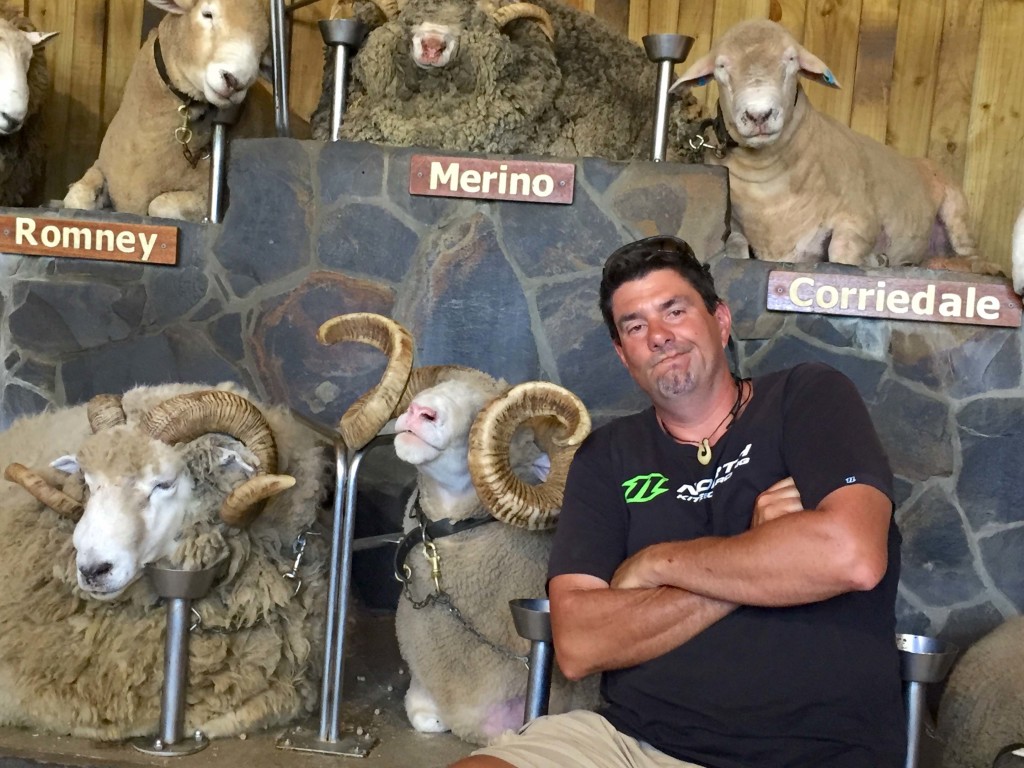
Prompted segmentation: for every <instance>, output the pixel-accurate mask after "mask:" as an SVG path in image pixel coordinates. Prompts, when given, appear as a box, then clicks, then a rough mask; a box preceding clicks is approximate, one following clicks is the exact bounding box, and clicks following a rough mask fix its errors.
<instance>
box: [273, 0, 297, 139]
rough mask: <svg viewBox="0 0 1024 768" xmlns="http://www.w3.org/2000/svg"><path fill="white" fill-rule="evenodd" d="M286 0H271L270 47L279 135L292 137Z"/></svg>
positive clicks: (275, 114) (276, 122)
mask: <svg viewBox="0 0 1024 768" xmlns="http://www.w3.org/2000/svg"><path fill="white" fill-rule="evenodd" d="M284 4H285V0H270V49H271V55H272V58H273V62H274V116H275V125H276V126H277V135H278V136H285V137H290V136H291V135H292V129H291V124H290V120H291V118H290V116H289V111H288V40H287V36H288V24H287V20H286V19H285V6H284Z"/></svg>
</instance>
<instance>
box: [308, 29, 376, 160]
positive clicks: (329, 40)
mask: <svg viewBox="0 0 1024 768" xmlns="http://www.w3.org/2000/svg"><path fill="white" fill-rule="evenodd" d="M367 31H368V28H367V26H366V24H364V23H363V22H362V21H360V20H359V19H324V20H323V21H321V22H320V34H321V35H323V38H324V43H325V44H326V45H328V46H329V47H331V48H333V49H334V90H333V92H332V96H333V99H332V101H331V141H337V140H338V138H339V137H340V136H341V120H342V117H343V116H344V115H345V96H346V94H347V93H348V80H349V62H350V60H351V59H352V57H353V56H355V55H356V52H358V50H359V46H361V45H362V44H363V41H364V40H365V39H366V33H367Z"/></svg>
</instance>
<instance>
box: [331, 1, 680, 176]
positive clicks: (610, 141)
mask: <svg viewBox="0 0 1024 768" xmlns="http://www.w3.org/2000/svg"><path fill="white" fill-rule="evenodd" d="M335 5H336V9H335V11H334V12H333V13H335V14H341V15H346V14H347V13H348V12H349V11H348V8H349V7H352V8H354V11H353V12H354V14H355V16H356V17H357V18H360V19H361V20H363V21H364V22H366V23H367V24H368V25H369V27H370V32H369V34H368V36H367V38H366V41H365V43H364V44H363V46H362V48H361V49H360V50H359V54H358V55H357V56H356V57H355V59H354V60H353V64H352V77H351V82H350V86H349V94H348V97H347V101H348V106H347V108H346V111H345V114H344V120H343V122H342V129H341V137H342V138H343V139H348V140H352V141H370V142H375V143H379V144H391V145H397V146H420V147H434V148H440V149H446V150H462V151H470V152H483V153H501V154H540V155H553V156H558V157H577V156H592V157H603V158H608V159H613V160H626V159H630V158H634V157H647V158H649V157H650V152H651V142H652V135H653V122H654V107H655V81H656V77H657V68H656V65H655V64H653V63H652V62H651V61H649V60H648V59H647V56H646V54H645V53H644V51H643V49H642V48H641V47H640V46H638V45H637V44H636V43H634V42H631V41H630V40H629V39H627V38H626V37H625V36H624V35H621V34H618V33H616V32H614V31H612V30H611V29H610V28H609V27H607V26H606V25H605V24H604V23H603V22H602V21H600V20H599V19H597V18H596V17H594V16H593V15H591V14H588V13H585V12H582V11H579V10H576V9H575V8H572V7H571V6H569V5H567V4H565V3H562V2H559V1H558V0H536V1H535V2H499V1H498V0H404V2H402V1H401V0H373V2H370V1H369V0H355V2H354V4H353V3H351V2H348V0H346V1H345V2H338V3H336V4H335ZM342 6H343V7H342ZM333 79H334V66H333V58H331V57H328V61H327V64H326V66H325V73H324V88H323V91H322V94H321V99H320V104H319V105H318V107H317V109H316V111H315V112H314V114H313V117H312V124H313V136H314V138H319V139H327V138H329V135H330V109H331V104H332V97H331V94H332V83H333ZM670 110H671V112H670V121H671V125H672V129H671V131H670V132H671V134H672V135H673V136H681V135H687V134H689V133H692V129H693V125H694V124H695V122H696V120H697V117H698V111H699V110H698V107H697V105H696V101H695V100H694V99H693V98H692V97H691V96H690V95H689V93H686V94H682V95H680V96H678V97H675V98H673V100H672V101H671V102H670ZM668 150H669V159H688V160H690V161H695V160H696V159H697V155H696V154H694V153H693V151H692V150H690V149H689V147H688V146H687V145H686V144H685V142H680V141H669V142H668Z"/></svg>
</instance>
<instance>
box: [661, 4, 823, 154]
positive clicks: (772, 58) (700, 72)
mask: <svg viewBox="0 0 1024 768" xmlns="http://www.w3.org/2000/svg"><path fill="white" fill-rule="evenodd" d="M799 76H803V77H807V78H811V79H813V80H816V81H818V82H820V83H823V84H824V85H828V86H830V87H832V88H838V87H839V83H838V82H837V81H836V78H835V76H834V75H833V74H832V72H831V70H829V68H828V67H827V66H826V65H825V63H824V62H823V61H822V60H821V59H819V58H818V57H817V56H815V55H814V54H813V53H811V52H810V51H808V50H807V49H806V48H804V47H803V46H802V45H800V43H798V42H797V41H796V39H795V38H794V37H793V36H792V35H791V34H790V33H789V32H787V31H786V29H785V28H784V27H782V26H781V25H779V24H776V23H775V22H773V21H768V20H765V19H758V20H752V21H744V22H741V23H739V24H737V25H736V26H734V27H732V28H731V29H729V30H728V31H727V32H726V33H725V34H724V35H723V36H722V37H721V38H720V39H719V40H717V41H716V42H715V43H714V44H713V45H712V46H711V50H710V51H708V53H707V54H705V55H704V56H702V57H701V58H699V59H698V60H697V61H695V62H694V63H693V64H692V65H691V66H690V67H689V68H688V69H687V70H686V72H684V73H683V75H682V77H680V78H679V79H678V80H677V81H676V82H675V83H674V84H673V86H672V88H673V89H675V88H678V87H680V86H682V85H691V86H693V85H705V84H707V83H709V82H710V81H711V79H712V78H714V80H715V81H716V82H717V83H718V103H719V106H720V108H721V111H722V118H723V119H724V121H725V125H726V129H727V130H728V131H729V134H730V135H731V136H732V137H733V139H735V140H736V142H737V143H738V144H739V145H740V146H743V147H750V148H757V147H762V146H766V145H770V144H773V143H774V142H776V141H777V140H778V139H779V138H780V137H781V136H782V135H783V133H784V131H785V129H786V127H787V125H789V124H790V122H791V117H792V115H793V113H794V111H795V109H794V108H795V106H796V104H797V98H798V87H799V83H798V77H799Z"/></svg>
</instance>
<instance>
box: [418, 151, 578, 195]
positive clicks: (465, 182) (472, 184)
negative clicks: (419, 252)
mask: <svg viewBox="0 0 1024 768" xmlns="http://www.w3.org/2000/svg"><path fill="white" fill-rule="evenodd" d="M575 179H576V164H575V163H545V162H536V161H533V160H489V159H484V158H479V157H442V156H438V155H413V156H412V158H411V159H410V161H409V194H410V195H426V196H429V197H466V198H473V199H479V200H514V201H518V202H521V203H558V204H561V205H569V204H571V203H572V196H573V184H574V182H575Z"/></svg>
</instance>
